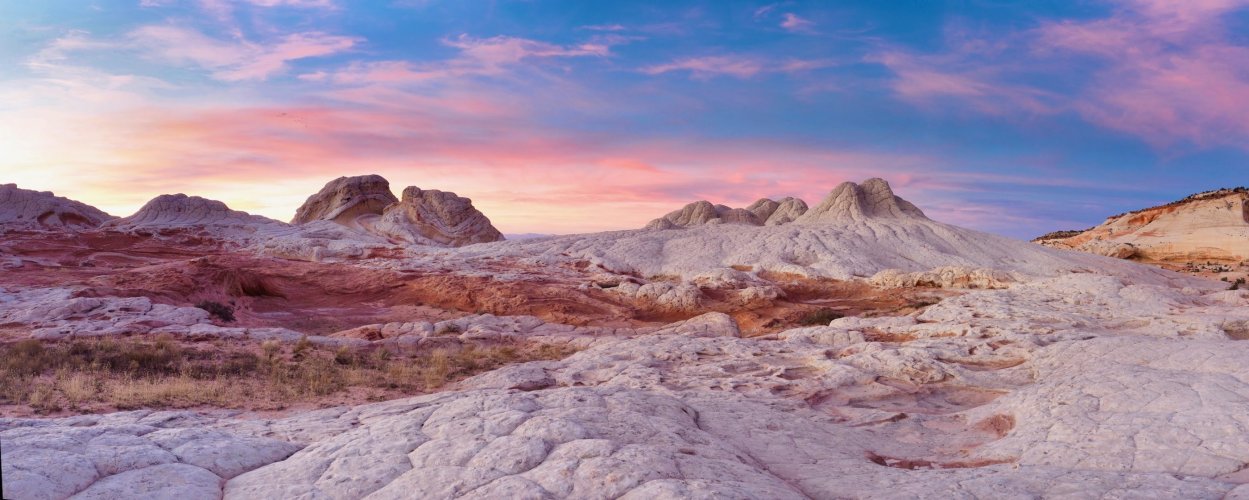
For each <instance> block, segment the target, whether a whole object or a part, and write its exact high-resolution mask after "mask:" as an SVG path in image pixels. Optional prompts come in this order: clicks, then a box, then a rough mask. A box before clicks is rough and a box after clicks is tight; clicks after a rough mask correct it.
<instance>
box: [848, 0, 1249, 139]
mask: <svg viewBox="0 0 1249 500" xmlns="http://www.w3.org/2000/svg"><path fill="white" fill-rule="evenodd" d="M1115 5H1116V8H1115V10H1114V11H1113V12H1112V13H1111V14H1110V15H1109V16H1106V17H1103V18H1098V19H1088V20H1068V21H1050V22H1044V23H1042V24H1041V25H1040V26H1039V27H1037V28H1034V29H1030V30H1027V31H1024V32H1019V33H1015V34H1012V35H1009V36H1006V37H999V38H997V39H996V40H993V41H989V40H972V41H963V42H962V43H954V44H952V48H951V50H949V51H947V52H943V53H936V54H919V53H915V52H910V51H905V50H898V49H891V50H885V51H881V52H878V53H876V54H874V55H872V56H870V57H869V60H870V61H874V62H878V63H880V64H882V65H884V66H886V67H888V68H889V69H890V70H891V71H893V73H894V75H895V79H894V81H893V83H892V87H893V89H894V91H895V92H896V93H897V95H898V96H899V97H902V98H903V99H906V100H909V101H912V102H916V103H928V102H933V101H934V100H937V99H943V98H944V99H958V100H961V101H964V102H969V103H971V104H973V106H974V107H975V108H976V109H979V110H981V111H983V112H989V113H993V114H1009V113H1013V112H1016V111H1026V112H1030V113H1059V112H1072V113H1076V114H1078V115H1079V116H1081V117H1083V118H1084V119H1085V120H1087V121H1089V122H1090V123H1093V124H1096V125H1099V126H1102V127H1106V128H1109V129H1113V130H1118V131H1121V132H1125V133H1128V134H1132V135H1134V136H1137V137H1140V138H1141V139H1143V140H1145V141H1147V142H1148V143H1150V144H1153V145H1155V146H1157V147H1169V146H1171V145H1174V144H1176V143H1177V142H1179V141H1187V142H1189V143H1192V144H1197V145H1201V146H1206V145H1213V144H1228V145H1235V146H1239V147H1246V146H1245V144H1247V143H1249V142H1247V141H1249V71H1246V70H1245V69H1244V68H1243V67H1241V66H1239V65H1236V64H1229V63H1228V61H1244V60H1249V46H1245V45H1243V44H1241V43H1239V42H1238V41H1237V40H1236V38H1234V37H1233V36H1232V35H1231V34H1230V33H1229V31H1228V28H1227V26H1226V25H1225V18H1226V17H1227V16H1228V15H1229V14H1231V13H1233V12H1236V11H1238V10H1241V9H1243V8H1245V7H1246V6H1249V1H1246V0H1209V1H1193V2H1169V1H1164V0H1120V1H1118V2H1116V3H1115ZM986 47H989V48H986ZM1077 65H1080V66H1077ZM1072 67H1080V68H1088V69H1087V70H1083V73H1080V74H1084V75H1088V77H1086V78H1084V79H1082V80H1080V81H1076V82H1071V83H1074V84H1076V85H1078V87H1077V88H1076V89H1075V90H1074V91H1066V92H1064V93H1063V94H1058V93H1056V92H1054V91H1051V90H1048V89H1046V88H1045V87H1043V86H1042V84H1041V83H1038V82H1045V81H1047V80H1050V79H1052V78H1053V77H1052V75H1054V74H1055V73H1056V72H1060V71H1062V69H1063V68H1072ZM1046 75H1049V76H1048V77H1047V76H1046Z"/></svg>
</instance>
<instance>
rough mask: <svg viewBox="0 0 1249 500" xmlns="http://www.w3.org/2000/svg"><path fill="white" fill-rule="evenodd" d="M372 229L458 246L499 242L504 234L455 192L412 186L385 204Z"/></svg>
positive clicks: (411, 239)
mask: <svg viewBox="0 0 1249 500" xmlns="http://www.w3.org/2000/svg"><path fill="white" fill-rule="evenodd" d="M375 230H376V231H377V232H378V233H380V234H382V235H385V236H388V237H391V238H395V239H399V240H402V241H406V242H408V243H416V244H422V245H438V246H453V247H459V246H464V245H471V244H474V243H489V242H492V241H501V240H502V239H503V234H502V233H500V232H499V230H498V229H495V228H494V226H493V225H491V224H490V219H489V218H487V217H486V216H485V215H484V214H482V213H481V212H480V211H478V210H477V209H476V208H473V202H472V200H469V199H468V198H464V197H462V196H456V195H455V193H451V192H444V191H438V190H436V189H425V190H423V189H420V188H418V187H415V186H411V187H408V188H406V189H404V190H403V198H402V199H401V200H400V201H399V202H398V203H395V204H392V205H390V206H388V207H386V209H385V211H384V212H383V213H382V215H381V218H380V219H379V220H378V221H377V223H376V225H375Z"/></svg>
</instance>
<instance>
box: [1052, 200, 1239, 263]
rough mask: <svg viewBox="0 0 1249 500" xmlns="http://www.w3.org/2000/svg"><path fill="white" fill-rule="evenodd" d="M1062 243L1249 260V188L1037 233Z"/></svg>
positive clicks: (1161, 258) (1146, 255) (1122, 253)
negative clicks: (1085, 225) (1075, 227)
mask: <svg viewBox="0 0 1249 500" xmlns="http://www.w3.org/2000/svg"><path fill="white" fill-rule="evenodd" d="M1034 241H1036V242H1037V243H1040V244H1042V245H1046V246H1052V247H1056V248H1070V249H1074V250H1080V251H1085V252H1089V253H1095V254H1099V255H1106V256H1111V257H1119V258H1138V259H1143V260H1148V261H1157V262H1165V263H1177V264H1178V263H1188V262H1209V261H1214V262H1224V263H1233V262H1242V261H1246V260H1249V190H1247V189H1245V188H1237V189H1220V190H1216V191H1208V192H1205V193H1199V194H1195V195H1192V196H1189V197H1187V198H1185V199H1183V200H1180V201H1176V202H1173V203H1168V204H1166V205H1161V206H1156V207H1151V208H1146V209H1143V210H1136V211H1133V212H1128V213H1126V214H1121V215H1116V216H1113V217H1109V218H1107V219H1106V221H1105V222H1103V223H1102V224H1101V225H1099V226H1097V227H1093V228H1090V229H1087V230H1085V231H1074V232H1067V231H1060V232H1056V233H1051V234H1049V235H1046V236H1042V237H1041V238H1037V239H1036V240H1034Z"/></svg>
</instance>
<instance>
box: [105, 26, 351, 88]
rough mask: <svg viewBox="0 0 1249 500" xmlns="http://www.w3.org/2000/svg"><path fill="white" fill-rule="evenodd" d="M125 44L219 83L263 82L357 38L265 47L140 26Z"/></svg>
mask: <svg viewBox="0 0 1249 500" xmlns="http://www.w3.org/2000/svg"><path fill="white" fill-rule="evenodd" d="M127 40H128V42H129V45H130V46H131V47H132V48H134V49H137V50H139V51H140V52H141V53H142V54H145V55H146V56H148V57H152V58H155V59H159V60H162V61H165V62H169V63H173V64H186V65H191V66H196V67H200V68H203V69H205V70H208V71H209V72H211V74H212V76H213V77H214V78H216V79H219V80H223V81H241V80H264V79H267V78H270V77H272V76H274V75H278V74H281V73H282V72H284V71H285V70H286V69H287V67H288V63H290V62H292V61H296V60H299V59H307V58H312V57H321V56H328V55H332V54H337V53H341V52H345V51H347V50H350V49H351V48H352V47H355V46H356V44H358V43H359V42H360V41H361V40H360V39H359V38H356V37H350V36H341V35H331V34H327V33H321V32H306V33H293V34H288V35H284V36H281V37H278V38H277V39H275V40H272V41H269V42H267V43H255V42H248V41H245V40H225V39H218V38H213V37H210V36H208V35H205V34H204V33H202V32H200V31H198V30H195V29H192V28H189V27H184V26H178V25H172V24H163V25H153V26H145V27H142V28H139V29H136V30H134V31H132V32H130V33H129V34H128V35H127Z"/></svg>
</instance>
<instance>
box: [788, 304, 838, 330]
mask: <svg viewBox="0 0 1249 500" xmlns="http://www.w3.org/2000/svg"><path fill="white" fill-rule="evenodd" d="M845 316H846V315H844V314H842V313H839V312H837V311H835V310H832V309H829V308H827V307H825V308H823V309H819V310H816V311H811V312H809V313H807V314H805V315H803V316H802V317H801V318H798V324H800V325H803V326H820V325H828V324H829V323H830V322H832V321H833V320H835V319H839V318H843V317H845Z"/></svg>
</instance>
